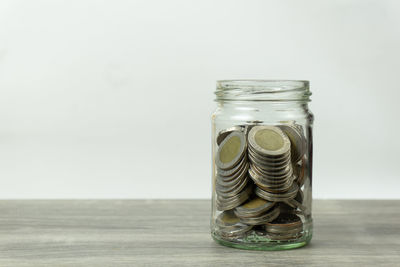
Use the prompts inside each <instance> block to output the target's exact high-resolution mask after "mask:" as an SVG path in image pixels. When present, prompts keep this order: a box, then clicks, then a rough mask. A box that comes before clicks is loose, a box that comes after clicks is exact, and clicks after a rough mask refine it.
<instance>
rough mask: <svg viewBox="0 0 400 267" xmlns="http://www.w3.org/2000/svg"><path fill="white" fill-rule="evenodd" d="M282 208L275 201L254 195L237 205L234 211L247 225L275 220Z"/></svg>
mask: <svg viewBox="0 0 400 267" xmlns="http://www.w3.org/2000/svg"><path fill="white" fill-rule="evenodd" d="M279 212H280V209H279V207H278V206H276V205H275V202H269V201H266V200H264V199H262V198H259V197H254V198H252V199H250V200H249V201H247V202H246V203H245V204H243V205H241V206H239V207H237V208H236V209H235V210H234V213H235V215H236V216H237V217H239V219H240V221H241V222H242V223H245V224H247V225H262V224H265V223H267V222H270V221H273V220H275V219H276V218H277V217H278V216H279Z"/></svg>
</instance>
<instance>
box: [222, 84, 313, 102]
mask: <svg viewBox="0 0 400 267" xmlns="http://www.w3.org/2000/svg"><path fill="white" fill-rule="evenodd" d="M309 87H310V82H309V81H307V80H219V81H217V89H216V91H215V94H216V96H217V99H216V100H217V101H219V100H223V101H235V100H242V101H244V100H247V101H304V102H308V101H310V99H309V97H310V95H311V92H310V89H309Z"/></svg>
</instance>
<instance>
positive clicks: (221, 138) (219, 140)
mask: <svg viewBox="0 0 400 267" xmlns="http://www.w3.org/2000/svg"><path fill="white" fill-rule="evenodd" d="M243 130H244V127H242V126H239V125H235V126H233V127H230V128H227V129H224V130H222V131H220V132H219V133H218V135H217V145H220V144H221V143H222V141H224V139H225V138H226V137H227V136H228V135H229V134H231V133H232V132H235V131H238V132H242V131H243Z"/></svg>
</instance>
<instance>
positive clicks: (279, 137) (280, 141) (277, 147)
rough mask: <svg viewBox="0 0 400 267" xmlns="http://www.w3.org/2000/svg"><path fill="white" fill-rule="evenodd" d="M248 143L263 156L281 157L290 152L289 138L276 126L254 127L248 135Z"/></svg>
mask: <svg viewBox="0 0 400 267" xmlns="http://www.w3.org/2000/svg"><path fill="white" fill-rule="evenodd" d="M248 142H249V145H250V146H251V147H252V148H254V150H255V151H257V153H258V154H261V155H266V156H277V157H279V156H282V155H285V154H286V153H287V152H288V151H290V140H289V138H288V137H287V136H286V134H285V133H284V132H283V131H282V130H281V129H279V128H278V127H275V126H266V125H263V126H259V125H256V126H254V127H253V128H252V129H251V130H250V132H249V134H248Z"/></svg>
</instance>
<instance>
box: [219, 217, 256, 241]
mask: <svg viewBox="0 0 400 267" xmlns="http://www.w3.org/2000/svg"><path fill="white" fill-rule="evenodd" d="M215 222H216V225H217V228H216V230H217V232H218V234H219V235H221V236H223V237H235V238H237V237H239V236H242V235H243V234H245V233H246V232H248V231H249V230H251V228H252V226H250V225H246V224H243V223H241V222H240V220H239V218H238V217H236V216H235V214H234V213H233V212H232V211H224V212H222V213H221V214H220V215H219V216H218V217H217V219H216V221H215Z"/></svg>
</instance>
